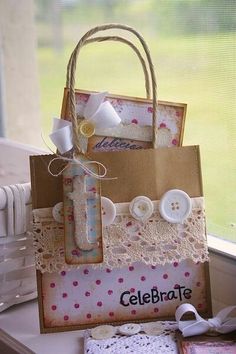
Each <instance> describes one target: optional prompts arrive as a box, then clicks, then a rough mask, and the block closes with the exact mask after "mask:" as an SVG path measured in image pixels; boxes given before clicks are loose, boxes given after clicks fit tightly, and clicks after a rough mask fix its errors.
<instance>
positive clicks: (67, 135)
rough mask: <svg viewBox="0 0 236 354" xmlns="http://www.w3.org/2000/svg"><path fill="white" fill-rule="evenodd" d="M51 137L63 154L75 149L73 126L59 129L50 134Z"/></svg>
mask: <svg viewBox="0 0 236 354" xmlns="http://www.w3.org/2000/svg"><path fill="white" fill-rule="evenodd" d="M61 120H62V119H61ZM67 123H69V122H67ZM49 137H50V139H51V140H52V142H53V144H54V145H55V146H56V147H57V149H58V151H59V152H60V153H61V154H64V153H65V152H67V151H69V150H71V149H72V147H73V144H72V129H71V124H70V125H66V126H64V127H63V128H61V129H57V130H56V131H54V132H53V133H52V134H50V135H49Z"/></svg>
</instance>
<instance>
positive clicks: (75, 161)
mask: <svg viewBox="0 0 236 354" xmlns="http://www.w3.org/2000/svg"><path fill="white" fill-rule="evenodd" d="M57 160H63V161H68V162H70V163H73V164H75V165H79V166H80V167H82V169H83V170H84V171H85V172H86V173H88V174H89V175H90V176H91V177H94V178H96V179H100V180H101V179H102V180H113V179H117V177H105V176H106V174H107V168H106V167H105V166H104V165H103V164H102V163H101V162H98V161H94V160H88V161H83V162H82V161H80V160H79V159H78V158H76V157H74V156H73V158H69V157H65V156H59V155H57V157H54V158H53V159H52V160H51V161H50V162H49V164H48V172H49V173H50V175H51V176H53V177H58V176H60V175H61V174H62V173H63V172H64V171H65V169H66V168H67V167H68V165H66V166H64V167H63V168H62V169H61V170H60V171H59V172H58V173H53V171H52V170H51V166H52V164H53V162H55V161H57ZM91 164H92V165H97V166H98V167H102V169H103V171H104V172H103V173H96V172H94V171H92V170H91V169H90V168H89V167H87V166H86V165H91Z"/></svg>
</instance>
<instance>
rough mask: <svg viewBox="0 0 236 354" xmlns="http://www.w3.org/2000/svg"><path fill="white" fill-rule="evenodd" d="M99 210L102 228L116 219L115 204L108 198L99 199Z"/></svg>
mask: <svg viewBox="0 0 236 354" xmlns="http://www.w3.org/2000/svg"><path fill="white" fill-rule="evenodd" d="M101 208H102V224H103V226H108V225H111V224H112V223H113V221H114V220H115V217H116V207H115V204H114V203H113V202H112V201H111V200H110V199H109V198H106V197H101Z"/></svg>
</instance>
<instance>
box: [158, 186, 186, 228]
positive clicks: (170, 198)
mask: <svg viewBox="0 0 236 354" xmlns="http://www.w3.org/2000/svg"><path fill="white" fill-rule="evenodd" d="M191 210H192V201H191V198H190V197H189V196H188V194H187V193H185V192H184V191H182V190H180V189H171V190H169V191H168V192H166V193H165V194H164V195H163V197H162V198H161V200H160V204H159V211H160V214H161V216H162V217H163V219H165V220H166V221H168V222H170V223H172V224H176V223H182V222H183V221H184V220H185V219H187V217H188V216H189V214H190V213H191Z"/></svg>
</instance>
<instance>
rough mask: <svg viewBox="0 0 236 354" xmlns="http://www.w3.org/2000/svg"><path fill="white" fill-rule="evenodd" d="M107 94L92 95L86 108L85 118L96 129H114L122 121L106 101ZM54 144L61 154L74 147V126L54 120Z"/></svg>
mask: <svg viewBox="0 0 236 354" xmlns="http://www.w3.org/2000/svg"><path fill="white" fill-rule="evenodd" d="M106 95H107V92H101V93H92V94H90V96H89V99H88V101H87V103H86V106H85V108H84V112H83V116H84V118H85V119H87V120H88V121H89V122H91V123H93V124H94V126H95V131H96V129H104V128H113V127H115V126H117V125H119V124H120V122H121V119H120V117H119V116H118V114H117V113H116V111H115V109H114V108H113V107H112V105H111V103H110V102H109V101H105V102H103V101H104V98H105V97H106ZM49 137H50V139H51V140H52V142H53V144H54V145H55V146H56V147H57V149H58V151H59V152H60V153H61V154H64V153H65V152H67V151H69V150H71V149H72V147H73V143H72V124H71V122H68V121H66V120H63V119H58V118H54V121H53V129H52V133H51V134H50V135H49Z"/></svg>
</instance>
